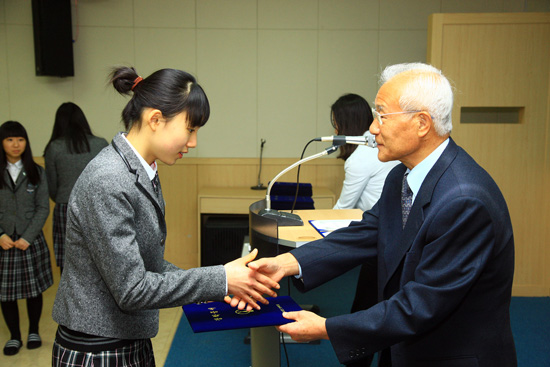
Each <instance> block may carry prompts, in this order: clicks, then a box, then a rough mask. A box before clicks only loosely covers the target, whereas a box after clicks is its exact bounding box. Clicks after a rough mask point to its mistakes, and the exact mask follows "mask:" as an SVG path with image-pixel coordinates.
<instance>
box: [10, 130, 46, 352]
mask: <svg viewBox="0 0 550 367" xmlns="http://www.w3.org/2000/svg"><path fill="white" fill-rule="evenodd" d="M0 140H1V141H2V148H1V154H0V172H1V177H0V247H1V249H0V301H1V305H2V314H3V316H4V320H5V321H6V324H7V326H8V329H9V331H10V334H11V338H10V340H8V342H7V343H6V344H5V346H4V354H5V355H14V354H17V353H18V352H19V349H20V348H21V346H22V345H23V342H22V338H21V330H20V328H19V309H18V306H17V300H18V299H26V300H27V310H28V317H29V334H28V339H27V348H28V349H34V348H38V347H40V346H41V345H42V341H41V339H40V335H39V333H38V323H39V321H40V315H41V313H42V293H43V292H44V291H45V290H46V289H48V288H49V287H50V286H51V285H52V284H53V277H52V270H51V264H50V253H49V250H48V246H47V244H46V240H45V239H44V234H43V233H42V227H43V226H44V223H45V222H46V219H47V217H48V214H49V200H48V185H47V182H46V175H45V173H44V169H43V168H42V167H40V166H39V165H37V164H36V163H35V162H34V161H33V155H32V150H31V146H30V142H29V139H28V136H27V131H26V130H25V128H24V127H23V125H21V124H20V123H19V122H16V121H7V122H5V123H4V124H2V125H1V126H0Z"/></svg>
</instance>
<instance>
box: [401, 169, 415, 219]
mask: <svg viewBox="0 0 550 367" xmlns="http://www.w3.org/2000/svg"><path fill="white" fill-rule="evenodd" d="M408 174H409V173H408V172H407V173H405V175H404V176H403V185H402V187H401V218H402V219H403V228H405V224H407V219H408V218H409V213H410V212H411V207H412V197H413V193H412V190H411V188H410V187H409V184H408V183H407V176H408Z"/></svg>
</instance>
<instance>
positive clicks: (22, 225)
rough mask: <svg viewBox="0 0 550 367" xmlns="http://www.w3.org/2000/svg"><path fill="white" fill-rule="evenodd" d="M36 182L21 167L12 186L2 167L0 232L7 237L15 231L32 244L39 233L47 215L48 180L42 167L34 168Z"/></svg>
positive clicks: (6, 172)
mask: <svg viewBox="0 0 550 367" xmlns="http://www.w3.org/2000/svg"><path fill="white" fill-rule="evenodd" d="M38 171H39V173H40V183H39V184H38V185H33V184H31V183H30V182H29V179H28V178H27V174H26V172H25V169H22V170H21V173H19V176H18V177H17V180H16V181H15V187H13V188H12V180H11V177H10V176H9V173H8V170H7V169H6V170H5V171H4V172H2V174H3V180H4V182H5V183H7V186H5V187H4V188H3V189H2V190H1V192H2V193H1V195H0V232H5V233H6V234H7V235H8V236H11V235H14V234H18V235H21V237H23V239H25V241H27V242H28V243H30V244H31V245H32V243H33V242H34V240H35V239H36V237H37V236H38V235H39V234H40V233H41V232H42V227H44V223H45V222H46V219H47V218H48V215H49V214H50V201H49V199H48V183H47V180H46V174H45V173H44V169H43V168H42V167H38Z"/></svg>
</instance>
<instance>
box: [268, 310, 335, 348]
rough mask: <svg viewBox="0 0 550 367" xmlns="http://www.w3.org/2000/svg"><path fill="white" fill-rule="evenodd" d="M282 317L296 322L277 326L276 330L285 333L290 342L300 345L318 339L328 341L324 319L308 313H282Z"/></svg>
mask: <svg viewBox="0 0 550 367" xmlns="http://www.w3.org/2000/svg"><path fill="white" fill-rule="evenodd" d="M283 317H284V318H286V319H289V320H295V321H296V322H291V323H289V324H285V325H281V326H277V330H279V331H281V332H283V333H287V334H288V335H290V337H291V338H292V340H295V341H297V342H300V343H305V342H310V341H312V340H319V339H327V340H328V334H327V328H326V326H325V320H326V319H325V318H323V317H321V316H319V315H317V314H315V313H313V312H309V311H296V312H283Z"/></svg>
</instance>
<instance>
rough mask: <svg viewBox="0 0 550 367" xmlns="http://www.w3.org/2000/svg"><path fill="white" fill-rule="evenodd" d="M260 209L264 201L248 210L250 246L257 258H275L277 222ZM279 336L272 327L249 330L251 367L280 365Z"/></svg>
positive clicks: (276, 366) (277, 246)
mask: <svg viewBox="0 0 550 367" xmlns="http://www.w3.org/2000/svg"><path fill="white" fill-rule="evenodd" d="M262 209H265V200H260V201H257V202H255V203H253V204H252V205H250V208H249V228H250V234H249V236H250V246H251V247H252V248H257V249H258V256H257V257H258V258H260V257H270V256H276V255H277V252H278V248H279V245H278V238H279V234H278V227H277V221H276V220H275V219H272V218H269V217H262V216H260V215H259V214H258V212H259V211H260V210H262ZM279 335H280V333H279V332H278V331H277V329H275V328H274V327H273V326H267V327H260V328H252V329H250V347H251V357H252V358H251V359H252V367H279V366H280V365H281V356H280V347H279Z"/></svg>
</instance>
